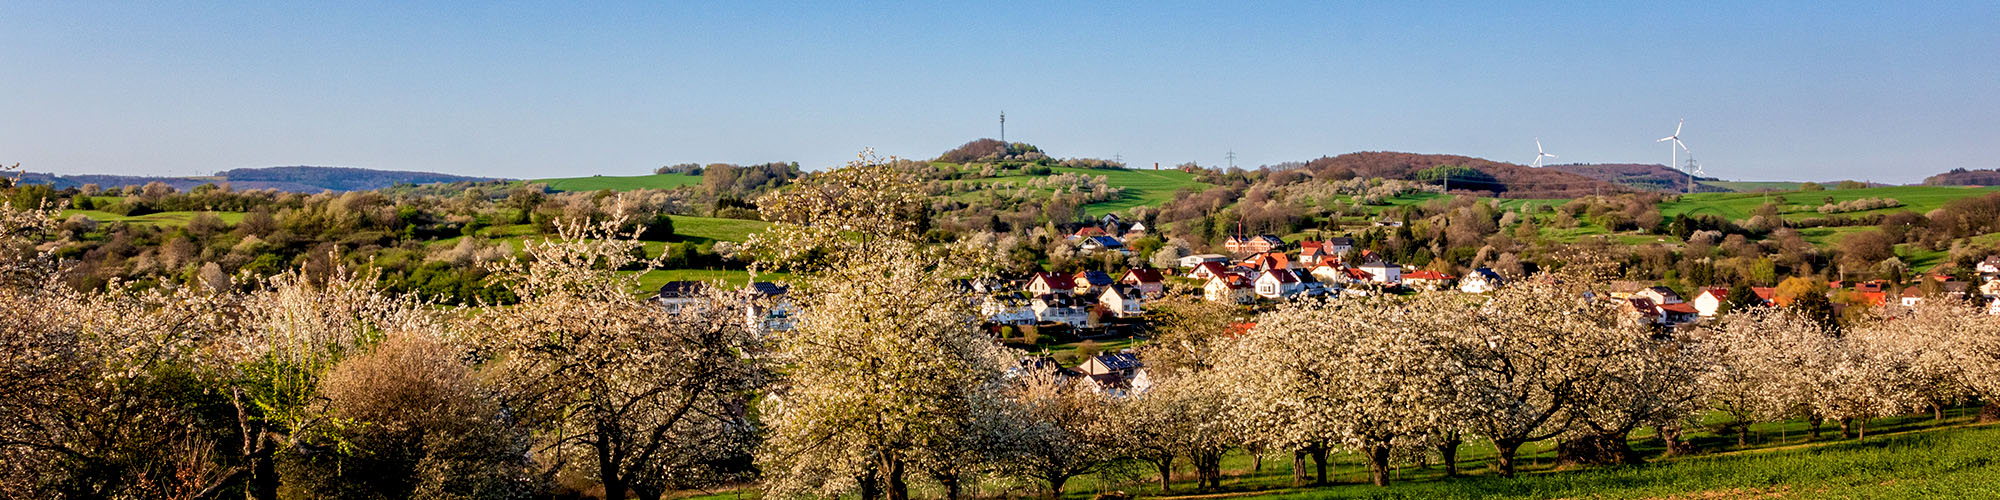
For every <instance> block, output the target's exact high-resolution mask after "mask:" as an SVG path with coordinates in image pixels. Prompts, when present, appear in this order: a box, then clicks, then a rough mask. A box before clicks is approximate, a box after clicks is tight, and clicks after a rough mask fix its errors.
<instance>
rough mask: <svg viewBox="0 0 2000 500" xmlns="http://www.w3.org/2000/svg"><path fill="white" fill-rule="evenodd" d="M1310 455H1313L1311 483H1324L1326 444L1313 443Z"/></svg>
mask: <svg viewBox="0 0 2000 500" xmlns="http://www.w3.org/2000/svg"><path fill="white" fill-rule="evenodd" d="M1312 457H1313V484H1326V462H1327V460H1326V445H1323V444H1315V445H1313V447H1312Z"/></svg>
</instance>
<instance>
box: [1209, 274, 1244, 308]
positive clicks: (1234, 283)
mask: <svg viewBox="0 0 2000 500" xmlns="http://www.w3.org/2000/svg"><path fill="white" fill-rule="evenodd" d="M1201 291H1202V298H1205V299H1208V301H1209V302H1222V303H1225V304H1246V303H1249V302H1250V297H1251V294H1250V279H1249V278H1245V277H1244V276H1243V275H1241V274H1228V273H1224V274H1220V275H1216V276H1215V277H1213V278H1209V279H1208V284H1206V285H1202V287H1201Z"/></svg>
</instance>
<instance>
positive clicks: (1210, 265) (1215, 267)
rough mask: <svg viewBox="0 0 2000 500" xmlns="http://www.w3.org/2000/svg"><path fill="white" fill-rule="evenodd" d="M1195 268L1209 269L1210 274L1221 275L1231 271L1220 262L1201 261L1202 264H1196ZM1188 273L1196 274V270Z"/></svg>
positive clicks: (1198, 269)
mask: <svg viewBox="0 0 2000 500" xmlns="http://www.w3.org/2000/svg"><path fill="white" fill-rule="evenodd" d="M1194 269H1195V271H1200V270H1203V269H1207V270H1208V274H1213V275H1220V274H1222V273H1225V272H1229V268H1226V267H1222V263H1220V262H1203V263H1201V265H1198V266H1194ZM1188 274H1194V271H1189V272H1188Z"/></svg>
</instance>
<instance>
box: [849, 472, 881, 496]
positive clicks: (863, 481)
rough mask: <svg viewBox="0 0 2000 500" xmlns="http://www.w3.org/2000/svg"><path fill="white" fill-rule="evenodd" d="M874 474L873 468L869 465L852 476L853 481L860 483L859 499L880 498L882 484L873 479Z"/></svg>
mask: <svg viewBox="0 0 2000 500" xmlns="http://www.w3.org/2000/svg"><path fill="white" fill-rule="evenodd" d="M875 476H876V473H875V468H874V467H869V468H868V470H866V471H862V473H861V475H860V476H858V477H855V478H854V482H855V483H856V484H860V485H861V500H881V498H882V484H881V483H878V482H876V481H875Z"/></svg>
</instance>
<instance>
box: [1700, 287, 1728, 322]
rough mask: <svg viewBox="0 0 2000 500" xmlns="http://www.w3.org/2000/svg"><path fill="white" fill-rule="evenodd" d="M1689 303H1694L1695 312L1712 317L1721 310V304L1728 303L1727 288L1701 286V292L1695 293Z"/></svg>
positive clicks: (1705, 316)
mask: <svg viewBox="0 0 2000 500" xmlns="http://www.w3.org/2000/svg"><path fill="white" fill-rule="evenodd" d="M1691 303H1692V304H1694V310H1695V313H1696V314H1698V315H1700V316H1701V317H1704V318H1713V317H1715V315H1716V313H1717V312H1719V311H1721V310H1722V305H1723V304H1727V303H1729V289H1728V288H1719V287H1709V288H1703V289H1702V290H1701V294H1699V295H1695V296H1694V300H1693V301H1692V302H1691Z"/></svg>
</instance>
